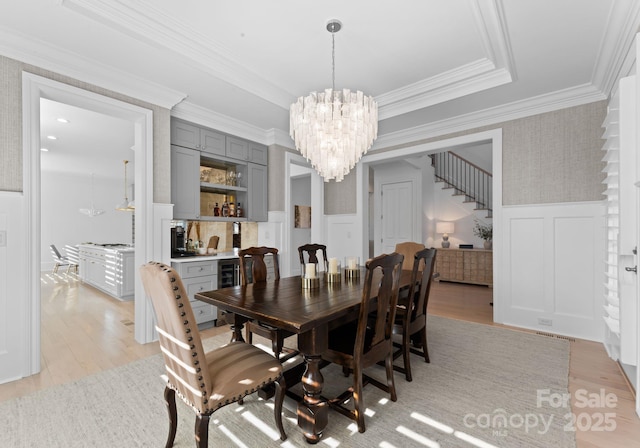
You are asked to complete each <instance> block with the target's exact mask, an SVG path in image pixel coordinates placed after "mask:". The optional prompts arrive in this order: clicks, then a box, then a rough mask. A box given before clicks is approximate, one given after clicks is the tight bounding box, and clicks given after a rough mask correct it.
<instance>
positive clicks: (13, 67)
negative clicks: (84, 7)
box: [0, 56, 171, 204]
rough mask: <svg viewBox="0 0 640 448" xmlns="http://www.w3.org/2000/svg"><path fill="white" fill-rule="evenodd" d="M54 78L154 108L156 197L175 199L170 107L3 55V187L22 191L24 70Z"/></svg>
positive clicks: (0, 134)
mask: <svg viewBox="0 0 640 448" xmlns="http://www.w3.org/2000/svg"><path fill="white" fill-rule="evenodd" d="M23 71H24V72H28V73H33V74H35V75H38V76H42V77H45V78H49V79H53V80H55V81H58V82H61V83H65V84H68V85H71V86H74V87H78V88H81V89H84V90H87V91H90V92H94V93H98V94H100V95H104V96H107V97H110V98H114V99H117V100H120V101H122V102H125V103H129V104H134V105H136V106H140V107H143V108H145V109H150V110H152V111H153V198H154V201H155V202H158V203H165V204H168V203H170V202H171V166H170V163H171V155H170V152H169V151H170V147H171V146H170V141H169V137H170V136H169V132H170V127H169V118H170V111H169V109H165V108H162V107H159V106H156V105H153V104H149V103H146V102H144V101H140V100H137V99H135V98H131V97H128V96H126V95H122V94H119V93H116V92H112V91H110V90H106V89H103V88H101V87H97V86H94V85H92V84H88V83H85V82H81V81H78V80H76V79H73V78H69V77H67V76H62V75H59V74H57V73H53V72H50V71H47V70H43V69H41V68H39V67H35V66H32V65H28V64H24V63H22V62H19V61H16V60H14V59H10V58H6V57H4V56H0V89H1V91H0V191H22V150H23V149H22V72H23Z"/></svg>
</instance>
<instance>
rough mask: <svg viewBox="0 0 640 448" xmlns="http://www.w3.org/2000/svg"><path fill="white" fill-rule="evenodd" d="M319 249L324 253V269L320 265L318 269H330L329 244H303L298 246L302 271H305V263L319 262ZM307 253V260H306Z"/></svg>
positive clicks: (326, 270) (325, 270)
mask: <svg viewBox="0 0 640 448" xmlns="http://www.w3.org/2000/svg"><path fill="white" fill-rule="evenodd" d="M318 251H321V255H322V262H323V264H322V269H320V267H318V271H324V272H328V271H329V261H328V258H327V246H325V245H324V244H303V245H302V246H300V247H298V255H299V256H300V265H301V266H302V272H304V265H305V264H306V263H316V264H319V263H320V261H319V260H318ZM305 254H306V261H305Z"/></svg>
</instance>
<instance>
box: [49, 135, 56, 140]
mask: <svg viewBox="0 0 640 448" xmlns="http://www.w3.org/2000/svg"><path fill="white" fill-rule="evenodd" d="M47 138H48V139H49V140H58V137H56V136H55V135H47Z"/></svg>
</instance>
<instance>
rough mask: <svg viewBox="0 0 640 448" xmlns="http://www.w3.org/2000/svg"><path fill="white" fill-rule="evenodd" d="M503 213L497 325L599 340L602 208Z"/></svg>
mask: <svg viewBox="0 0 640 448" xmlns="http://www.w3.org/2000/svg"><path fill="white" fill-rule="evenodd" d="M503 210H504V214H503V226H502V228H503V229H504V235H502V238H503V242H504V254H503V260H502V266H503V269H504V270H503V273H504V275H503V276H502V277H501V279H502V280H501V281H502V285H501V286H500V287H498V288H496V289H497V291H500V292H502V291H504V297H495V302H496V306H499V307H501V311H502V313H503V314H502V316H503V321H502V322H501V323H504V324H507V325H514V326H518V327H524V328H530V329H535V330H539V331H545V332H549V333H556V334H561V335H565V336H573V337H579V338H583V339H589V340H594V341H602V338H603V335H604V322H603V320H602V306H603V302H604V275H603V273H602V272H603V268H602V265H603V262H604V251H605V235H604V205H603V203H601V202H581V203H566V204H549V205H534V206H515V207H505V208H504V209H503Z"/></svg>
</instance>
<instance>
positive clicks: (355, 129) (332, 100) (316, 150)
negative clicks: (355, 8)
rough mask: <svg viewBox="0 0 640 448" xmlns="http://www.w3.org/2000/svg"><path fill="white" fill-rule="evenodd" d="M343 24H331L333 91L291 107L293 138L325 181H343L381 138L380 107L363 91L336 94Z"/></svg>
mask: <svg viewBox="0 0 640 448" xmlns="http://www.w3.org/2000/svg"><path fill="white" fill-rule="evenodd" d="M340 28H342V23H341V22H340V21H339V20H336V19H333V20H330V21H329V22H328V23H327V30H328V31H329V32H330V33H331V42H332V47H331V62H332V88H331V89H325V91H324V92H311V93H310V94H309V95H308V96H306V97H300V98H298V99H297V101H296V102H295V103H293V104H292V105H291V108H290V116H289V120H290V130H289V135H291V138H293V141H294V143H295V145H296V148H297V149H298V151H300V153H301V154H302V155H303V156H304V157H305V158H306V159H307V160H308V161H309V162H310V163H311V166H313V168H314V169H315V170H316V171H317V172H318V174H320V176H322V178H323V179H324V181H325V182H328V181H329V180H331V179H335V180H336V182H340V181H341V180H342V179H344V176H345V175H346V174H347V173H349V171H351V169H352V168H353V167H354V166H355V165H356V163H358V161H359V160H360V159H361V158H362V156H363V155H364V154H365V153H366V152H367V151H368V150H369V148H371V145H372V144H373V141H374V140H375V139H376V137H377V136H378V105H377V104H376V102H375V101H374V99H373V97H371V96H365V95H364V93H362V92H361V91H360V90H358V91H356V92H352V91H351V90H349V89H343V90H341V91H336V85H335V84H336V46H335V33H337V32H338V31H340Z"/></svg>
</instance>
